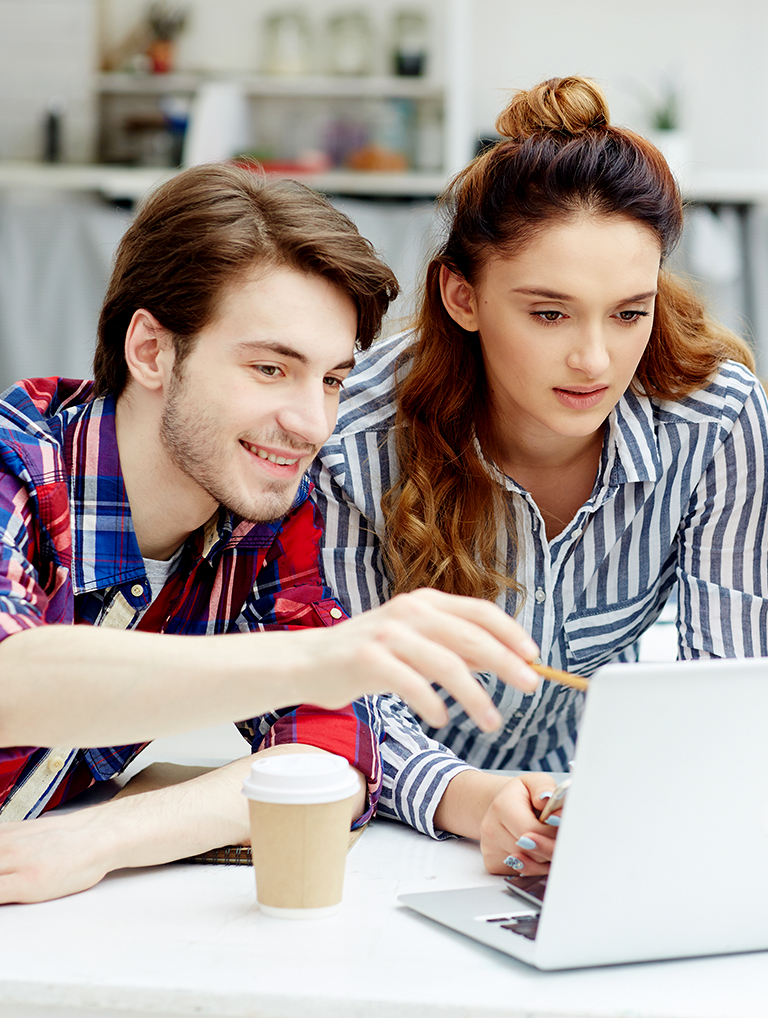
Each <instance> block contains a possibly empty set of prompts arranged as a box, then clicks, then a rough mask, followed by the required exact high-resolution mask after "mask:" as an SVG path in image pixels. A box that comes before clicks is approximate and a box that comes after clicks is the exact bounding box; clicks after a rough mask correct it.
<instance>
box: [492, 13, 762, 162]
mask: <svg viewBox="0 0 768 1018" xmlns="http://www.w3.org/2000/svg"><path fill="white" fill-rule="evenodd" d="M472 10H473V19H474V26H475V36H474V40H473V52H474V56H473V61H472V64H473V67H474V81H473V90H472V91H473V117H474V120H475V122H476V124H477V125H478V127H480V129H481V130H485V131H488V130H491V129H492V128H493V123H494V120H495V117H496V114H497V113H498V111H499V110H500V109H501V108H502V107H503V105H504V102H505V96H506V95H507V94H508V93H509V90H510V89H512V88H528V87H529V86H531V85H532V84H534V83H535V82H537V81H540V80H543V79H544V78H548V77H553V76H562V75H565V74H586V75H589V76H590V77H593V78H595V79H597V80H598V81H599V82H600V83H601V84H602V85H603V87H604V88H605V90H606V92H607V94H608V98H609V102H610V105H611V112H612V115H613V119H614V120H615V121H616V122H618V123H623V124H626V125H628V126H632V127H635V128H636V129H638V130H641V131H645V130H646V129H647V128H648V126H649V122H648V116H647V105H646V102H645V99H646V96H649V95H650V94H652V93H653V92H654V91H655V90H657V89H658V88H659V87H660V85H661V84H662V83H663V82H664V81H665V80H666V79H669V78H671V79H672V80H674V81H675V82H677V83H678V84H679V85H680V88H681V109H682V123H683V126H684V128H685V129H686V130H687V131H688V133H689V135H690V146H691V156H692V159H693V160H695V161H696V162H697V163H699V164H700V165H702V166H712V167H723V168H731V167H739V168H742V169H766V168H768V132H766V126H768V108H767V103H766V98H765V86H764V73H763V68H764V65H765V39H766V38H768V5H765V4H760V3H756V2H755V0H730V2H729V3H728V4H727V6H724V5H723V4H722V3H720V2H719V0H697V2H696V3H693V2H691V0H643V3H642V4H631V5H630V4H625V3H616V2H615V0H581V2H580V3H573V0H547V2H546V3H544V4H536V3H531V2H530V0H529V2H526V3H522V2H520V0H513V2H510V0H473V7H472Z"/></svg>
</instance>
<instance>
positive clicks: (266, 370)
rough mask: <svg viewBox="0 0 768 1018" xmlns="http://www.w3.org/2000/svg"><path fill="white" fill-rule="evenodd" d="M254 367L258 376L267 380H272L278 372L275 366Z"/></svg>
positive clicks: (261, 365) (259, 365)
mask: <svg viewBox="0 0 768 1018" xmlns="http://www.w3.org/2000/svg"><path fill="white" fill-rule="evenodd" d="M255 367H256V370H257V371H258V372H259V374H262V375H267V376H268V377H269V378H273V377H274V376H275V375H276V374H278V372H279V371H280V368H278V366H277V365H276V364H257V365H256V366H255Z"/></svg>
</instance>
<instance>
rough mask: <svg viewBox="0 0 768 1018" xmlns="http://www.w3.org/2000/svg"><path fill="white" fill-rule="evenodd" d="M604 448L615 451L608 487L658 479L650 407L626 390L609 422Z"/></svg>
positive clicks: (648, 402)
mask: <svg viewBox="0 0 768 1018" xmlns="http://www.w3.org/2000/svg"><path fill="white" fill-rule="evenodd" d="M606 446H607V447H609V448H610V447H612V448H613V449H614V450H615V456H614V457H613V459H614V462H613V469H612V471H611V478H610V481H611V484H626V483H630V482H633V481H652V482H656V481H659V480H660V479H661V475H662V470H663V467H662V462H661V454H660V452H659V441H658V438H657V435H656V420H655V416H654V410H653V403H652V402H651V400H650V399H649V398H648V397H647V396H636V395H635V393H633V392H631V391H629V390H627V392H625V393H624V395H623V396H622V397H621V399H620V400H619V402H618V403H617V404H616V406H615V407H614V409H613V410H612V412H611V415H610V417H609V418H608V434H607V442H606Z"/></svg>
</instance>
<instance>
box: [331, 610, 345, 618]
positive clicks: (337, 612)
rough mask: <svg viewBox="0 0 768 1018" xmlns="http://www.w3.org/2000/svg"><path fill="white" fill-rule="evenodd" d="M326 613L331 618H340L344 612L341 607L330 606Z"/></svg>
mask: <svg viewBox="0 0 768 1018" xmlns="http://www.w3.org/2000/svg"><path fill="white" fill-rule="evenodd" d="M328 614H329V615H330V616H331V618H332V619H340V618H341V617H342V616H343V614H344V612H343V611H342V610H341V608H331V610H330V611H329V612H328Z"/></svg>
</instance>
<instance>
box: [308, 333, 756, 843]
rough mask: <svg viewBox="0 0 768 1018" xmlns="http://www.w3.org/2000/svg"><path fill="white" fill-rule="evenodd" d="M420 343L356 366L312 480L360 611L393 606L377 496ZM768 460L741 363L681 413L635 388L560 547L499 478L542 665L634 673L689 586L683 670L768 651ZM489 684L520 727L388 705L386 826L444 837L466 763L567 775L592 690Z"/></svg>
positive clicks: (391, 467)
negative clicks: (619, 664) (442, 803)
mask: <svg viewBox="0 0 768 1018" xmlns="http://www.w3.org/2000/svg"><path fill="white" fill-rule="evenodd" d="M412 340H413V336H412V334H402V335H399V336H395V337H392V338H391V339H388V340H384V341H381V342H379V343H377V344H376V346H375V347H374V348H373V349H372V350H371V351H369V353H368V354H367V355H365V356H363V357H361V358H360V359H359V362H358V365H357V367H356V368H355V370H354V371H353V373H352V374H351V376H350V377H349V378H348V380H347V382H346V384H345V387H344V390H343V392H342V403H341V408H340V412H339V421H338V426H337V430H336V432H335V434H334V435H333V436H332V438H331V439H330V440H329V442H328V444H327V445H326V447H325V449H324V450H323V453H322V456H321V460H320V461H319V462H318V463H317V464H316V465H315V467H314V471H315V473H314V480H315V482H316V486H317V490H316V493H315V497H316V498H317V500H318V504H319V505H320V508H321V510H322V512H323V515H324V517H325V524H326V530H325V547H324V553H323V556H324V558H323V565H324V570H325V574H326V578H327V582H328V584H329V586H331V587H332V588H334V589H335V591H336V593H337V595H338V597H339V599H340V600H341V601H342V603H343V604H344V605H345V606H346V607H347V609H348V610H349V611H350V612H351V613H352V614H356V613H358V612H360V611H363V610H365V609H367V608H370V607H373V606H375V605H377V604H380V603H381V602H382V601H383V600H385V599H386V598H387V596H388V582H387V577H386V574H385V571H384V568H383V564H382V560H381V555H380V550H379V537H380V535H381V533H382V530H383V517H382V513H381V508H380V500H381V493H382V490H385V489H386V487H387V486H388V485H389V483H390V479H391V478H392V477H393V476H395V473H396V471H397V464H396V460H395V455H394V448H393V441H392V425H393V423H394V417H395V407H394V397H393V381H394V368H395V363H396V361H397V358H398V357H399V355H400V353H401V352H402V351H403V350H404V349H405V348H406V347H407V345H408V344H409V343H410V342H412ZM766 449H768V403H767V402H766V396H765V393H764V391H763V388H762V386H761V385H760V383H759V382H758V381H757V379H756V378H755V377H754V375H752V374H751V373H750V372H749V371H748V370H747V369H746V368H744V367H743V366H741V365H739V364H735V363H733V362H730V361H729V362H727V363H726V364H725V365H724V366H723V368H722V369H721V371H720V372H719V373H718V375H717V376H716V377H715V378H714V380H713V381H712V382H711V384H709V385H708V386H707V388H706V389H703V390H701V391H699V392H696V393H694V394H692V395H691V396H690V397H688V398H686V399H684V400H682V401H680V402H671V401H659V400H652V399H647V398H638V397H637V396H634V395H633V394H631V393H627V394H626V395H625V396H624V397H623V398H622V399H621V400H620V401H619V403H618V405H617V406H616V408H615V409H614V411H613V412H612V413H611V415H610V417H609V419H608V426H607V428H606V438H605V442H604V446H603V455H602V462H601V466H600V469H599V471H598V476H597V479H596V482H595V486H594V489H593V492H592V495H591V497H590V498H589V500H588V501H587V502H586V503H585V504H584V505H583V506H582V507H581V509H580V510H579V511H578V513H577V514H576V516H575V517H574V518H573V520H571V522H570V523H569V524H568V526H567V527H566V528H565V529H564V530H563V531H562V532H561V533H560V534H558V535H557V537H555V538H554V539H553V540H552V541H551V542H548V541H547V539H546V535H545V529H544V521H543V519H542V517H541V514H540V512H539V510H538V508H537V506H536V504H535V503H534V501H533V500H532V498H531V497H530V495H528V493H527V492H526V491H524V490H523V489H522V488H520V487H519V486H518V485H517V484H515V482H514V481H512V480H511V479H509V478H507V477H504V476H503V475H500V483H502V484H504V485H505V487H506V489H507V492H508V496H509V498H510V500H511V501H512V503H513V507H514V516H515V520H516V527H517V535H516V536H517V548H518V553H517V554H518V559H519V560H518V561H517V562H515V555H514V552H513V549H512V548H511V547H509V545H508V542H507V535H506V533H504V532H502V533H500V534H499V553H500V561H508V563H509V568H510V569H515V571H516V576H517V579H518V581H519V582H520V583H521V584H522V587H523V589H524V591H525V599H524V601H523V603H522V605H517V606H516V605H515V603H514V595H512V594H510V595H508V596H506V595H504V596H503V597H502V599H501V603H502V605H503V606H504V607H506V609H507V610H508V611H510V612H513V611H515V610H516V612H517V615H516V617H517V619H518V620H519V621H520V623H521V624H522V626H523V627H524V628H525V629H526V630H527V631H528V632H529V633H530V634H531V635H532V636H533V638H534V639H535V640H536V642H537V643H538V645H539V646H540V648H541V657H542V660H543V661H544V662H545V663H546V664H550V665H552V666H554V667H556V668H564V669H567V670H569V671H573V672H576V673H579V674H582V675H589V674H591V673H592V672H593V671H594V670H595V669H596V668H598V667H599V666H600V665H602V664H605V663H606V662H608V661H631V660H635V659H636V657H637V650H636V641H637V639H638V637H639V636H640V635H641V634H642V633H643V632H644V631H645V630H646V629H647V628H648V627H649V626H650V625H651V624H652V623H653V622H654V620H655V619H656V617H657V616H658V614H659V613H660V611H661V609H662V608H663V606H664V603H665V602H666V600H667V598H668V595H669V594H670V592H671V591H672V589H673V587H674V586H675V583H677V585H678V587H677V600H678V619H677V626H678V647H679V656H680V657H684V658H695V657H758V656H765V655H768V639H767V634H768V576H767V561H768V554H767V552H768V548H767V547H766V534H765V528H766V509H767V508H768V490H767V488H766V476H765V474H766V470H765V466H766V464H765V458H766ZM480 678H481V681H482V682H483V684H484V685H485V686H486V688H487V689H488V691H489V693H490V695H491V696H492V698H493V700H494V702H495V703H496V704H497V706H498V707H499V709H500V710H501V712H502V714H503V716H504V718H505V724H504V726H503V728H502V730H501V731H499V732H494V733H491V734H484V733H482V732H480V731H478V730H477V729H476V728H475V726H474V725H473V724H472V723H471V722H470V721H469V720H468V718H467V717H466V715H465V714H464V712H463V711H462V710H461V709H460V708H459V707H458V706H457V705H456V704H454V703H453V702H452V701H451V700H450V699H448V701H447V702H448V704H449V712H450V722H449V724H448V725H447V726H446V727H445V728H442V729H440V730H439V731H437V732H435V731H434V730H425V731H422V729H421V727H420V726H419V725H418V723H417V722H416V720H414V718H413V717H412V716H411V714H410V713H409V712H408V710H407V708H405V707H404V705H403V704H402V702H401V701H400V700H398V699H397V698H395V697H380V698H379V700H378V705H379V709H380V711H381V715H382V723H383V725H384V728H385V730H386V740H385V741H384V743H383V745H382V756H383V760H382V763H383V768H384V783H385V787H384V791H383V792H382V797H381V800H380V803H379V811H380V813H383V814H385V815H391V816H396V817H399V818H400V819H402V820H404V821H406V822H408V823H411V824H413V825H414V826H415V827H417V828H419V829H420V830H422V831H425V832H427V833H430V834H432V835H433V836H434V835H435V831H434V827H433V822H432V817H433V814H434V810H435V808H436V805H437V802H438V801H439V799H440V797H441V795H442V793H443V791H444V789H445V787H446V785H447V783H448V781H449V780H450V778H451V777H453V775H454V774H455V773H456V771H457V770H459V769H463V768H464V767H465V766H466V764H464V763H462V762H461V760H464V761H467V762H468V763H469V764H471V765H473V766H477V767H483V768H516V769H526V770H528V769H530V770H554V771H560V770H565V769H567V761H568V760H569V758H570V757H571V755H572V753H573V749H574V745H575V739H576V732H577V728H578V723H579V719H580V716H581V711H582V700H583V694H581V693H578V692H576V691H575V690H572V689H567V688H565V687H563V686H558V685H555V684H553V683H541V684H540V685H539V688H538V689H537V690H536V692H535V693H534V694H533V695H524V694H522V693H520V692H518V691H516V690H513V689H511V688H509V687H507V686H506V685H504V684H503V683H502V682H500V681H499V680H498V679H497V678H496V677H495V676H494V675H490V674H483V675H481V676H480ZM430 737H434V738H430ZM457 757H460V758H461V760H459V759H457Z"/></svg>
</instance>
